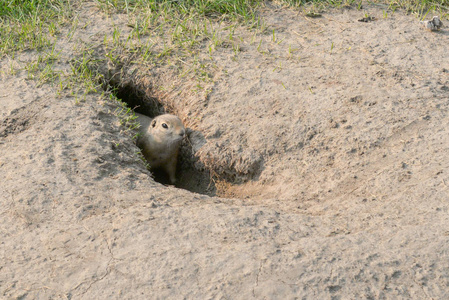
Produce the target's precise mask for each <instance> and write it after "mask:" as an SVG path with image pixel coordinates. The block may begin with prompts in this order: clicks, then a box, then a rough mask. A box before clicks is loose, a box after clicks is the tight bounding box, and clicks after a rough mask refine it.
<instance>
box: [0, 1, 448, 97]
mask: <svg viewBox="0 0 449 300" xmlns="http://www.w3.org/2000/svg"><path fill="white" fill-rule="evenodd" d="M86 2H88V1H84V0H25V1H19V0H0V59H2V58H3V57H5V56H9V57H13V58H14V57H15V54H16V53H17V52H21V51H29V50H36V51H37V53H38V55H37V56H36V59H35V61H31V62H28V63H26V65H25V66H22V67H19V70H20V69H22V70H25V71H26V72H27V76H28V78H29V79H35V80H38V82H39V84H43V83H45V82H52V83H55V84H57V85H59V90H58V93H62V92H64V91H69V93H70V94H72V95H78V94H80V93H81V95H82V96H80V97H79V96H77V97H78V98H80V99H81V100H82V99H83V98H85V95H87V94H89V93H92V92H98V90H99V88H98V84H99V81H101V78H99V77H101V76H102V75H101V74H98V72H96V69H97V68H98V65H101V64H102V65H106V64H109V65H112V66H118V65H121V64H122V63H123V57H128V58H129V57H132V61H131V62H128V66H129V65H130V64H134V65H137V66H141V67H147V68H151V67H154V66H157V65H161V64H165V65H169V66H171V67H172V68H173V69H175V70H177V72H178V75H179V76H180V77H187V76H188V77H191V78H195V80H197V82H198V83H197V90H198V91H201V90H204V85H203V84H204V83H208V82H210V81H211V80H212V79H211V78H212V75H211V70H213V69H214V63H213V61H212V59H210V60H207V59H205V58H204V56H203V57H202V58H200V56H199V54H200V52H201V51H203V50H204V49H206V52H207V53H208V54H209V56H210V57H212V54H213V52H214V51H216V50H217V49H219V48H220V47H223V48H230V49H232V50H233V52H234V58H233V59H238V56H239V53H240V52H241V49H242V48H241V43H242V42H243V40H242V38H241V37H239V36H237V35H236V28H237V27H238V26H246V27H248V28H250V29H251V30H252V31H253V32H254V34H253V37H252V41H251V44H256V45H257V44H258V47H257V51H259V52H260V53H262V54H264V55H265V54H266V51H265V50H264V49H265V48H264V47H263V45H262V39H260V35H261V34H271V36H272V42H273V43H276V44H281V43H282V42H283V40H279V39H278V37H277V34H276V32H275V30H274V29H273V30H267V28H266V26H265V24H264V22H263V20H261V19H260V17H259V15H258V13H257V11H258V9H259V8H260V7H263V6H264V2H263V1H261V0H93V1H89V2H91V3H94V4H95V5H96V6H97V7H98V8H99V9H100V10H101V11H102V13H104V14H105V15H106V16H110V17H113V15H114V14H116V13H121V14H126V16H127V22H128V26H129V27H130V28H131V32H130V33H129V32H126V33H125V31H124V30H123V28H121V27H119V26H117V27H113V30H112V32H110V33H105V35H104V38H103V43H102V45H101V48H102V49H103V50H104V53H102V54H101V55H100V54H99V53H95V52H94V51H93V50H91V49H93V48H94V45H86V44H78V45H77V46H76V47H77V48H76V49H75V50H74V53H76V54H74V55H75V56H76V57H75V58H74V59H73V60H72V61H71V63H70V66H71V70H69V71H66V72H62V71H60V70H59V71H56V70H55V67H54V66H55V63H56V62H57V61H58V59H59V52H57V51H56V50H55V45H56V43H57V42H58V40H65V41H73V40H72V38H73V37H74V35H75V34H76V32H77V31H78V30H80V29H83V26H87V25H86V24H80V23H79V22H80V21H79V19H78V17H77V16H76V10H77V9H79V8H81V7H82V6H83V5H85V4H86ZM276 3H277V4H282V5H285V6H288V7H294V8H295V7H300V9H303V10H308V11H319V10H321V9H322V7H329V6H332V7H341V6H347V5H352V6H354V7H355V8H360V5H361V4H362V2H360V0H324V1H323V0H278V1H276ZM374 3H377V4H382V5H385V6H386V9H385V10H384V17H387V16H388V12H389V11H394V10H395V9H396V8H399V7H401V8H405V9H407V10H409V11H412V12H416V13H417V14H418V15H419V16H421V17H422V16H425V15H426V14H427V13H428V11H429V10H437V11H440V12H441V11H445V12H447V9H448V6H449V0H437V1H430V0H379V1H375V2H374ZM91 22H94V21H91ZM61 32H65V34H64V35H62V34H61ZM259 41H260V42H259ZM332 50H333V45H331V47H330V51H331V52H332ZM286 51H287V50H286ZM294 51H295V49H292V48H291V47H290V46H288V51H287V52H288V55H289V56H292V54H293V52H294ZM202 53H204V51H203V52H202ZM15 65H16V64H14V63H11V69H10V73H11V74H14V73H15V72H17V71H18V69H16V67H15ZM276 68H278V67H276ZM78 98H77V99H78ZM77 101H78V100H77Z"/></svg>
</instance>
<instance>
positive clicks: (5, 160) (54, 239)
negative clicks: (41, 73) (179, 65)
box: [0, 4, 449, 299]
mask: <svg viewBox="0 0 449 300" xmlns="http://www.w3.org/2000/svg"><path fill="white" fill-rule="evenodd" d="M366 10H367V11H368V12H369V14H370V15H372V16H375V17H377V18H376V21H374V22H369V23H360V22H357V19H360V18H361V17H363V12H361V11H357V10H355V9H349V10H345V9H341V10H335V11H333V10H331V11H328V12H327V13H325V14H323V17H322V18H319V19H310V18H307V17H305V16H304V15H303V14H302V13H298V12H296V11H293V10H288V9H280V8H276V7H269V6H266V7H264V8H261V12H260V13H261V15H262V16H263V18H264V19H265V20H266V23H267V26H268V28H269V29H275V31H276V33H277V37H276V38H277V39H278V40H277V41H281V40H282V43H278V42H273V41H272V39H273V37H272V35H271V34H270V33H267V34H265V35H261V36H259V38H260V39H261V40H262V43H261V46H260V47H258V45H259V42H256V43H251V42H250V38H248V37H250V36H251V33H250V32H249V31H247V30H246V29H244V28H240V29H238V30H237V31H236V35H237V36H241V37H242V44H241V45H240V46H241V52H240V53H238V54H237V57H236V54H235V53H234V52H233V50H232V49H230V48H218V49H216V51H215V52H213V54H212V58H211V59H213V60H214V63H215V64H216V65H217V66H218V67H217V69H218V70H219V71H217V73H216V74H215V75H214V76H215V77H214V83H212V84H211V86H210V89H211V93H210V94H209V96H208V97H203V98H199V96H198V94H196V93H191V94H189V93H184V94H183V95H182V96H183V97H175V96H173V95H176V94H177V93H178V92H179V90H188V89H189V84H192V83H191V82H188V81H186V82H184V81H183V80H182V79H179V78H174V77H170V76H168V75H166V76H165V77H164V76H161V77H160V78H159V79H157V80H159V82H158V84H160V85H161V86H164V85H165V86H167V90H169V92H168V93H167V95H168V96H167V97H168V98H170V97H171V100H170V101H171V104H172V105H173V107H175V108H176V112H177V113H178V115H179V116H180V117H181V118H182V119H183V120H184V121H185V123H186V126H187V127H189V128H190V129H191V132H195V133H196V134H195V135H193V134H191V136H190V139H191V142H192V145H193V146H194V147H193V152H194V153H193V154H194V155H195V156H196V157H197V158H198V159H199V160H200V161H201V162H202V163H203V164H204V165H205V166H207V167H209V168H210V170H211V171H212V172H215V173H216V174H218V175H222V177H221V178H224V179H226V178H227V179H229V177H226V176H228V175H229V174H234V175H235V174H237V177H238V178H236V179H239V180H236V181H235V182H229V181H225V180H224V179H223V180H222V182H221V183H222V184H221V185H218V184H217V187H216V191H215V192H214V193H215V194H214V195H201V194H197V193H192V192H190V191H187V190H185V189H179V188H176V187H173V186H164V185H162V184H160V183H157V182H155V181H154V180H153V179H152V178H151V177H150V176H149V175H150V173H149V171H147V170H146V169H145V166H144V164H143V162H142V161H141V160H140V159H139V158H138V156H137V155H136V152H137V151H138V149H137V147H136V146H135V144H134V142H133V140H132V138H131V134H129V133H126V132H125V131H124V127H122V126H121V125H120V123H119V120H118V118H117V117H116V116H114V115H113V114H112V112H113V111H114V110H115V108H116V104H115V103H112V102H109V101H107V100H105V99H103V98H102V97H101V96H100V94H89V95H88V96H87V98H86V100H85V101H84V102H81V103H79V104H77V103H75V101H74V99H73V98H72V97H68V96H62V97H57V95H56V92H55V89H56V88H55V87H54V86H51V85H48V84H44V85H42V86H38V85H37V82H35V81H31V80H27V79H26V73H25V72H22V71H19V72H18V73H17V74H15V75H11V74H9V72H7V70H8V67H9V65H10V63H11V58H3V59H2V61H1V69H2V75H1V76H2V77H1V82H0V87H1V89H0V117H1V120H0V170H1V172H0V201H1V202H0V236H1V241H0V261H1V263H0V297H1V298H5V299H180V298H187V299H209V298H214V299H216V298H217V299H251V298H254V299H295V298H298V299H446V298H448V297H449V295H448V294H449V292H448V291H449V253H448V252H449V243H448V242H449V217H448V206H449V205H448V202H449V198H448V182H449V171H448V169H447V167H448V165H449V156H448V155H447V152H448V148H449V138H448V126H447V124H448V121H449V115H448V109H449V107H448V106H449V71H448V70H449V65H448V64H449V60H448V59H447V58H448V55H447V45H448V42H449V38H448V36H449V34H448V31H447V29H445V28H443V29H442V30H441V31H440V32H436V33H430V32H427V31H424V30H422V29H421V28H420V27H419V20H418V19H417V18H416V17H414V16H410V15H405V14H403V13H401V12H396V13H394V14H392V15H389V16H388V18H386V19H383V18H382V10H381V9H379V8H376V7H367V8H366ZM94 17H95V18H97V19H96V22H90V23H88V22H86V24H87V23H88V25H87V26H85V27H83V30H84V31H82V30H81V31H79V32H77V33H76V34H75V38H74V40H77V41H78V42H85V43H88V42H90V41H91V40H93V41H94V42H95V38H98V39H101V38H102V37H103V36H104V31H105V30H111V28H112V26H111V22H113V21H114V22H115V25H117V26H122V27H123V30H124V32H125V31H126V28H127V27H126V21H125V20H122V19H121V18H123V16H121V15H117V16H114V18H108V17H106V16H105V15H104V13H103V12H101V11H98V10H97V9H96V8H95V5H93V4H91V5H90V6H89V5H87V4H86V6H84V8H83V9H81V10H80V11H79V18H80V22H83V20H84V21H86V20H88V19H90V18H94ZM443 21H444V20H443ZM94 23H95V24H94ZM109 27H111V28H109ZM108 28H109V29H108ZM97 33H98V35H96V34H97ZM70 43H74V42H73V41H72V42H70V41H64V39H61V41H60V42H58V44H57V47H58V48H59V49H61V50H63V51H62V54H61V55H62V56H64V55H66V57H70V55H71V53H70V51H71V49H73V47H72V46H73V45H72V44H70ZM287 45H290V46H291V48H292V49H293V48H294V49H296V50H295V51H294V52H293V54H292V55H293V57H292V56H291V55H289V53H288V50H287V49H288V46H287ZM33 55H37V54H35V53H32V52H31V53H22V54H20V55H17V56H16V58H15V60H16V63H17V64H19V65H20V63H21V60H24V61H26V60H27V59H29V56H33ZM58 67H59V68H61V69H64V68H68V66H67V64H66V63H64V62H63V61H62V62H60V63H59V66H58ZM159 68H162V69H161V70H159V71H164V70H163V68H164V67H163V66H160V67H159ZM165 71H167V70H165ZM165 74H169V72H168V71H167V72H166V73H165ZM173 82H174V83H175V86H176V87H175V88H173V87H171V86H172V83H173ZM170 88H171V89H172V90H171V92H170ZM184 176H185V175H184ZM239 176H240V177H239ZM179 177H180V181H181V182H182V177H183V174H182V173H181V174H179ZM218 182H219V181H217V183H218ZM192 189H193V188H192ZM218 196H221V197H218Z"/></svg>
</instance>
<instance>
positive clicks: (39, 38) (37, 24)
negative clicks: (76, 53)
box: [0, 0, 71, 57]
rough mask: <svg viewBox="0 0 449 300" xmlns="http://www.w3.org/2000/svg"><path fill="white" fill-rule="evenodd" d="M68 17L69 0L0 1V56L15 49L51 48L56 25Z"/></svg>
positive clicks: (61, 23)
mask: <svg viewBox="0 0 449 300" xmlns="http://www.w3.org/2000/svg"><path fill="white" fill-rule="evenodd" d="M70 16H71V5H70V1H68V0H67V1H65V0H53V1H50V0H46V1H45V0H44V1H39V0H28V1H19V0H2V1H1V2H0V37H1V39H0V57H2V56H4V55H6V54H8V53H11V52H13V51H18V50H29V49H41V48H44V47H51V45H52V41H53V40H54V36H55V35H56V34H57V32H58V28H59V26H61V25H63V24H64V23H65V21H66V20H67V19H68V18H69V17H70Z"/></svg>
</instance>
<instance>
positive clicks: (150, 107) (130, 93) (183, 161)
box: [108, 81, 216, 196]
mask: <svg viewBox="0 0 449 300" xmlns="http://www.w3.org/2000/svg"><path fill="white" fill-rule="evenodd" d="M108 86H111V87H112V88H113V93H114V94H115V95H116V97H117V98H118V99H120V100H122V101H123V102H125V103H126V104H127V105H128V106H129V107H130V108H132V109H134V111H136V112H138V113H141V114H143V115H146V116H149V117H152V118H153V117H155V116H158V115H161V114H164V113H165V110H164V106H163V105H162V104H161V103H160V102H159V101H158V99H157V98H155V97H151V96H149V95H147V94H146V93H145V92H144V91H142V90H140V89H139V88H137V87H135V86H133V85H131V84H126V85H122V84H120V83H114V82H112V81H110V82H109V83H108ZM187 132H192V131H191V130H189V129H187ZM187 138H189V139H191V138H192V139H194V138H195V137H194V136H193V135H189V134H188V137H187ZM191 145H192V143H191V141H190V142H188V141H184V142H183V144H182V146H181V150H180V153H179V157H178V165H177V170H176V178H177V182H176V184H175V187H178V188H182V189H185V190H188V191H191V192H195V193H198V194H203V195H208V196H215V195H216V188H215V184H214V182H213V180H212V179H211V177H210V175H209V171H208V170H206V169H205V168H203V167H200V166H201V165H202V164H201V163H199V161H198V158H196V157H195V156H194V155H193V150H192V146H191ZM150 171H151V173H152V174H153V175H154V179H155V180H156V181H157V182H159V183H162V184H165V185H169V184H170V181H169V178H168V174H167V173H166V172H165V171H164V170H160V169H150Z"/></svg>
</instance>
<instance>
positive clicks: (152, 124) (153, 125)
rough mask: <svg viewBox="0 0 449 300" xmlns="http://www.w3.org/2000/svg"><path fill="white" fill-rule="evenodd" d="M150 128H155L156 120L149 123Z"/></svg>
mask: <svg viewBox="0 0 449 300" xmlns="http://www.w3.org/2000/svg"><path fill="white" fill-rule="evenodd" d="M151 127H153V128H154V127H156V120H153V121H152V122H151Z"/></svg>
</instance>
